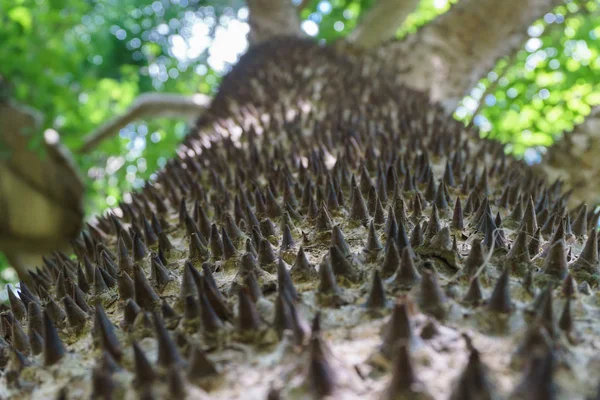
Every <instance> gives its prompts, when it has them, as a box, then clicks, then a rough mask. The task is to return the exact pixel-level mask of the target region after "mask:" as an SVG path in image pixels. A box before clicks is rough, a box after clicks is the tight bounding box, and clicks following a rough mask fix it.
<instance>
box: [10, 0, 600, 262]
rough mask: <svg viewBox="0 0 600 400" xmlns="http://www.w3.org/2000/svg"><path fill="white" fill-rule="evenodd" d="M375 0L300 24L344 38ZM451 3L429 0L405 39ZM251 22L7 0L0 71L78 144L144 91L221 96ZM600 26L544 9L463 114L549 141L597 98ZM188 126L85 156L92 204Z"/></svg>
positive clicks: (166, 150)
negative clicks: (223, 81)
mask: <svg viewBox="0 0 600 400" xmlns="http://www.w3.org/2000/svg"><path fill="white" fill-rule="evenodd" d="M372 2H373V0H312V1H309V2H308V4H306V5H305V7H304V8H303V9H302V10H301V11H300V15H301V17H302V19H303V23H302V27H303V29H304V30H305V31H306V32H307V33H309V34H311V35H314V36H316V37H317V38H318V39H320V40H323V41H326V42H331V41H335V40H338V39H341V38H343V37H344V36H345V35H347V34H348V33H349V32H350V31H351V30H352V29H353V28H354V27H355V26H356V24H357V22H358V21H359V19H360V16H361V13H363V11H364V10H366V9H368V8H369V7H370V6H371V4H372ZM453 2H454V1H448V0H422V1H421V3H420V4H419V7H418V9H417V10H416V11H415V12H414V13H412V14H411V15H410V16H409V18H408V20H407V21H406V23H405V24H404V25H403V26H402V27H401V29H400V30H399V31H398V36H399V37H401V36H403V35H407V34H410V33H412V32H414V31H416V30H417V29H418V28H419V27H420V26H422V25H424V24H426V23H427V22H428V21H430V20H431V19H433V18H435V17H436V16H437V15H439V14H441V13H443V12H445V11H446V10H447V9H448V8H449V7H450V4H451V3H453ZM246 19H247V9H246V8H245V7H244V5H243V1H242V0H233V1H223V0H170V1H169V0H154V1H152V0H87V1H74V2H70V1H66V0H0V43H2V46H0V76H3V77H4V78H5V79H6V81H7V82H9V83H10V85H11V88H12V96H13V97H14V98H15V99H17V100H18V101H21V102H23V103H25V104H28V105H30V106H32V107H34V108H37V109H38V110H40V111H41V112H42V113H43V114H44V115H45V116H46V119H45V123H44V128H53V129H56V130H57V131H58V132H60V134H61V139H62V141H63V142H64V143H65V144H66V145H67V146H68V147H69V148H71V149H72V150H76V149H77V148H78V147H79V146H80V145H81V143H82V140H83V138H84V137H85V136H86V135H88V134H89V133H90V132H92V131H93V130H94V129H95V128H97V127H98V126H99V125H100V124H102V122H103V121H107V120H109V119H110V118H111V117H112V116H114V115H116V114H118V113H121V112H123V111H124V110H125V109H126V108H127V106H128V105H129V104H130V103H131V102H132V101H133V100H134V99H135V98H136V96H138V95H139V94H141V93H145V92H151V91H164V92H175V93H182V94H192V93H198V92H201V93H212V92H214V91H215V90H216V88H217V85H218V82H219V79H220V76H222V74H224V73H225V72H226V71H227V69H228V68H229V66H230V65H231V64H233V63H234V62H235V59H236V56H237V55H238V54H239V53H241V52H242V51H243V50H245V46H246V42H245V38H244V36H245V33H246V32H247V29H248V26H247V24H246V22H245V21H246ZM599 22H600V21H599V11H598V3H597V2H596V1H580V2H577V1H569V2H568V3H567V4H566V5H564V6H561V7H559V8H557V9H556V10H555V11H554V12H553V13H551V14H548V15H546V16H545V17H544V18H543V19H542V20H540V21H538V22H536V23H535V24H534V25H533V26H532V27H531V28H530V31H529V34H530V36H531V39H530V40H529V41H528V42H527V45H526V46H525V49H523V50H522V51H521V52H519V53H518V55H517V56H516V57H515V58H514V59H512V60H500V62H499V63H498V65H497V66H496V68H495V69H494V71H492V72H490V74H489V75H488V77H487V78H486V79H484V80H482V81H481V82H480V84H479V85H478V86H477V87H476V88H474V90H473V91H472V92H471V93H470V95H469V96H467V97H466V98H465V100H464V102H463V103H462V105H461V106H460V107H459V108H458V110H457V112H456V116H457V118H460V119H464V120H470V119H471V118H472V117H473V114H474V113H477V114H478V115H477V116H476V117H475V120H474V122H475V123H476V124H477V125H479V126H480V127H481V128H482V130H483V131H484V132H485V133H486V134H489V135H490V136H492V137H495V138H497V139H499V140H502V141H504V142H507V143H509V146H510V147H509V148H511V149H512V151H514V152H515V153H516V154H522V153H523V152H524V151H525V150H526V149H527V148H528V147H530V146H546V145H548V144H550V143H551V142H552V140H553V139H554V137H555V136H556V135H557V134H558V133H560V132H562V131H563V130H565V129H570V128H571V127H572V124H573V123H574V122H575V123H576V122H580V121H581V120H582V118H583V116H584V115H585V114H587V113H588V112H589V109H590V106H591V105H593V104H598V103H600V87H599V85H600V83H598V82H597V79H595V76H597V75H598V70H599V69H600V62H599V61H598V60H597V56H598V53H599V51H600V41H599V40H598V36H599V35H600V28H598V26H600V23H599ZM480 103H482V104H481V106H480V105H479V104H480ZM188 122H189V121H177V120H175V121H174V120H166V119H163V120H152V121H140V122H138V123H135V124H130V125H129V126H127V127H126V128H125V129H123V130H122V131H121V132H120V135H119V136H118V137H116V138H113V139H110V140H106V141H105V142H103V143H102V144H101V146H100V147H99V148H98V149H97V150H96V151H94V152H93V153H91V154H89V155H84V156H80V155H77V162H78V164H79V166H80V168H81V170H82V171H83V173H85V174H86V178H87V179H86V185H87V193H88V195H87V204H86V210H87V212H88V213H89V214H92V213H94V212H98V211H101V210H103V209H104V208H106V207H107V206H112V205H114V204H116V203H117V202H118V201H120V200H121V199H122V194H123V193H125V192H126V191H127V190H129V189H131V188H132V187H133V188H136V187H140V186H141V185H142V184H143V181H144V180H145V179H147V178H149V177H151V173H152V171H154V170H156V169H157V168H160V167H161V166H162V165H164V163H165V162H166V160H167V159H168V158H169V157H170V156H171V155H172V154H173V151H174V149H175V146H176V144H177V143H178V142H179V141H180V139H181V138H182V137H183V136H184V135H185V133H186V130H187V126H188V124H187V123H188ZM35 144H36V143H34V145H35ZM1 265H3V262H2V261H1V260H0V267H1Z"/></svg>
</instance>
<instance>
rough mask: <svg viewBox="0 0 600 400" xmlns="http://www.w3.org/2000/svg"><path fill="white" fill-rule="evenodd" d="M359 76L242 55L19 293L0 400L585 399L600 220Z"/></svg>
mask: <svg viewBox="0 0 600 400" xmlns="http://www.w3.org/2000/svg"><path fill="white" fill-rule="evenodd" d="M369 62H370V61H369V59H366V61H365V62H355V59H351V58H348V57H347V56H346V55H345V54H343V53H340V52H338V51H336V50H335V49H333V48H323V47H320V46H318V45H317V44H315V43H312V42H310V41H307V40H300V39H294V38H289V37H287V38H279V39H274V40H271V41H268V42H266V43H264V44H262V45H257V46H255V47H253V48H252V49H251V50H250V51H249V52H248V53H247V54H246V55H245V56H244V57H242V58H241V59H240V61H239V63H238V65H237V66H236V67H235V68H234V69H233V70H232V71H231V72H230V73H229V74H228V75H227V76H226V77H225V78H224V79H223V82H222V84H221V87H220V90H219V93H218V95H217V96H216V97H215V98H214V100H213V102H212V104H211V106H210V108H209V109H208V110H207V111H206V112H204V113H203V114H202V116H201V118H200V119H199V120H198V123H197V126H196V129H195V130H194V132H193V133H192V134H191V135H190V136H188V137H187V138H186V140H185V142H184V143H183V144H182V146H181V149H180V151H179V152H178V155H179V156H178V157H176V158H174V159H172V160H171V161H170V162H169V163H168V164H167V166H166V168H165V169H164V170H162V171H159V172H158V174H157V175H158V178H157V179H156V181H155V182H149V183H148V184H147V186H146V187H145V189H144V190H143V191H142V192H140V193H135V194H133V195H132V196H133V199H134V201H133V202H132V203H131V204H128V205H125V204H122V205H121V209H120V210H118V212H116V214H115V215H107V216H104V217H99V218H98V220H97V223H96V224H95V227H94V228H92V229H91V230H90V231H89V232H88V233H86V234H85V235H84V236H82V237H81V238H79V239H78V240H77V241H75V242H74V251H75V253H76V254H77V256H78V262H76V261H72V260H69V259H68V258H67V257H64V256H63V255H60V254H56V255H55V256H53V257H51V258H49V259H47V260H46V261H45V265H44V266H43V267H42V268H41V269H40V270H39V272H37V273H36V274H34V275H32V278H33V279H34V281H35V283H34V285H31V286H29V287H21V293H20V297H21V299H22V300H19V299H17V298H16V297H15V296H12V295H11V312H8V311H6V312H3V315H2V317H0V334H1V336H0V337H1V338H2V339H1V340H0V368H3V369H4V374H3V376H2V378H1V381H0V395H2V396H3V397H9V398H10V397H11V396H12V397H13V398H19V399H21V398H41V397H45V398H56V397H58V396H59V395H62V397H60V398H65V397H66V398H118V399H121V398H137V397H142V398H172V397H181V398H184V397H186V396H187V397H188V398H195V399H203V398H211V399H233V398H249V399H264V398H269V399H276V398H286V399H305V398H314V399H323V398H327V397H328V398H364V399H382V398H383V399H397V398H410V399H431V398H435V399H448V398H450V399H464V398H468V397H469V396H475V397H477V398H481V399H492V398H510V399H552V398H556V397H555V396H554V393H555V392H556V390H558V393H560V396H561V398H569V399H571V398H585V397H587V396H588V395H589V394H590V393H591V392H593V391H594V390H595V388H596V386H597V381H596V377H594V376H592V374H586V373H578V372H577V371H579V370H580V369H586V370H587V369H588V368H589V365H590V363H593V362H594V354H595V347H594V343H596V341H597V340H598V335H597V334H596V333H594V332H595V330H594V326H595V325H594V324H595V322H594V318H593V317H594V316H595V315H596V313H597V312H598V310H597V306H596V305H595V302H594V300H593V296H590V295H592V294H593V290H594V289H591V287H594V288H595V287H597V285H598V272H599V270H598V268H599V265H598V254H597V251H596V242H597V233H596V230H595V229H593V228H592V229H591V230H590V231H588V230H587V228H586V227H587V226H594V224H595V221H596V219H597V215H595V214H590V215H589V216H588V214H586V212H585V210H584V211H580V210H567V209H566V201H567V196H563V195H562V194H561V186H560V184H559V183H552V184H551V183H550V182H548V181H547V180H546V179H545V177H544V176H543V175H542V174H540V173H538V172H536V171H535V170H534V169H532V168H531V167H529V166H527V165H525V164H524V163H522V162H519V161H517V160H514V159H513V158H511V157H509V156H506V155H505V154H504V151H503V147H502V145H501V144H499V143H495V142H492V141H487V140H482V139H479V138H478V137H477V136H476V135H472V133H471V132H469V131H467V130H465V128H464V127H463V126H462V124H461V123H459V122H457V121H455V120H454V119H452V118H451V117H450V116H448V115H447V113H446V112H445V111H444V110H443V109H442V108H441V107H438V106H436V105H435V104H431V103H430V102H429V99H428V98H427V97H426V96H424V95H423V94H420V93H418V92H415V91H413V90H411V89H407V88H405V87H403V86H402V85H400V84H395V83H394V82H393V79H391V78H393V75H388V74H387V73H386V72H385V70H377V69H375V68H371V69H370V67H372V66H373V65H372V64H371V65H370V64H369ZM367 70H370V71H372V74H371V75H369V76H365V71H367ZM117 215H118V216H117ZM588 234H589V237H588ZM584 243H587V244H585V246H584ZM567 246H569V250H568V251H567ZM570 261H574V262H572V263H571V264H568V263H569V262H570ZM82 266H84V267H85V268H82ZM573 278H575V279H576V281H577V285H575V283H574V281H573ZM71 294H72V295H71ZM534 298H536V299H537V300H536V301H533V299H534ZM35 303H39V306H36V305H35ZM584 303H585V306H584V305H583V304H584ZM26 305H27V307H26ZM40 308H41V309H43V310H44V313H43V314H42V313H41V312H40ZM553 309H555V310H561V311H560V320H559V321H558V322H557V319H556V318H557V316H556V315H555V313H554V312H553V311H552V310H553ZM25 310H27V312H28V313H29V316H27V315H26V314H27V312H26V311H25ZM571 312H573V313H575V312H576V313H577V314H576V315H577V318H573V317H572V314H571ZM92 315H93V317H92ZM310 320H312V324H309V323H308V322H307V321H310ZM532 321H533V322H532ZM25 325H27V327H25ZM583 333H585V337H584V340H577V337H578V335H579V334H583ZM92 349H93V350H92ZM480 351H481V352H480ZM564 354H576V355H577V357H574V358H569V359H568V360H569V361H566V360H565V362H563V363H556V362H555V358H556V357H558V356H559V355H564ZM567 362H568V363H570V364H567ZM555 374H560V376H561V377H565V376H568V379H560V380H558V379H557V380H555V379H554V376H555ZM498 382H502V384H497V383H498Z"/></svg>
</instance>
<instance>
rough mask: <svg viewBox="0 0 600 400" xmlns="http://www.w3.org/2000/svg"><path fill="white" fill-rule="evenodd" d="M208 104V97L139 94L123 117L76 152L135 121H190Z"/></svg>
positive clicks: (87, 140) (95, 143)
mask: <svg viewBox="0 0 600 400" xmlns="http://www.w3.org/2000/svg"><path fill="white" fill-rule="evenodd" d="M209 104H210V97H208V96H205V95H202V94H195V95H193V96H183V95H179V94H169V93H145V94H142V95H140V96H139V97H138V98H137V99H136V100H135V102H134V103H133V104H132V105H131V106H130V107H129V109H128V110H127V111H126V112H125V114H123V115H120V116H117V117H116V118H114V119H112V120H111V121H109V122H107V123H106V124H104V125H102V126H100V127H99V128H98V129H97V130H96V131H94V132H92V133H91V134H90V135H88V136H87V138H86V139H85V140H84V143H83V145H82V146H81V147H80V148H79V150H78V153H81V154H84V153H88V152H89V151H91V150H93V149H94V148H95V147H96V146H98V145H99V144H100V143H101V142H102V141H103V140H105V139H107V138H109V137H111V136H114V135H115V134H117V132H119V130H120V129H121V128H123V127H125V126H126V125H128V124H130V123H131V122H133V121H136V120H138V119H143V118H157V117H181V118H193V117H197V116H199V115H200V113H202V112H203V111H205V110H206V109H207V108H208V106H209Z"/></svg>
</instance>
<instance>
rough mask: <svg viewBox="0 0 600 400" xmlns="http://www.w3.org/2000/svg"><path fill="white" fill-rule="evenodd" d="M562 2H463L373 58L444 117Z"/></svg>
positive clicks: (488, 0) (485, 0)
mask: <svg viewBox="0 0 600 400" xmlns="http://www.w3.org/2000/svg"><path fill="white" fill-rule="evenodd" d="M560 3H562V0H503V1H497V0H462V1H460V2H458V3H457V4H456V5H455V6H453V7H452V8H451V9H450V10H449V11H448V12H447V13H445V14H443V15H441V16H440V17H438V18H437V19H435V20H434V21H432V22H431V23H429V24H428V25H426V26H424V27H423V28H422V29H421V30H419V31H418V32H417V33H415V34H414V35H410V36H408V37H407V38H406V39H405V40H402V41H394V42H390V43H389V44H387V45H384V46H382V47H381V48H380V49H379V50H378V54H377V57H378V58H379V59H380V60H381V61H382V62H384V63H387V64H388V65H394V66H395V68H396V69H397V80H398V81H399V82H404V83H405V84H407V85H408V86H410V87H413V88H416V89H419V90H423V91H426V92H429V93H430V95H431V97H432V99H433V100H437V101H441V102H442V103H443V104H444V106H445V107H446V109H447V110H448V111H454V109H455V108H456V106H457V104H458V102H459V101H460V99H461V98H462V97H463V96H464V95H465V94H466V93H467V92H468V91H469V90H470V89H471V88H472V87H473V86H474V85H475V84H476V83H477V82H478V81H479V80H480V79H481V78H482V77H483V76H484V75H485V74H486V73H488V72H489V71H490V70H491V69H492V67H493V66H494V64H495V63H496V61H497V60H498V59H499V58H501V57H504V56H508V55H511V54H513V53H514V52H515V51H517V50H518V49H519V48H521V46H522V45H523V43H524V42H525V41H526V40H527V38H528V35H527V28H528V27H529V26H530V25H531V24H532V23H533V22H534V21H535V20H536V19H537V18H539V17H541V16H542V15H544V13H546V12H548V11H550V10H551V9H552V8H553V7H555V6H557V5H559V4H560Z"/></svg>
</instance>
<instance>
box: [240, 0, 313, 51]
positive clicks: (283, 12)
mask: <svg viewBox="0 0 600 400" xmlns="http://www.w3.org/2000/svg"><path fill="white" fill-rule="evenodd" d="M247 4H248V10H249V11H250V15H249V23H250V32H249V33H248V41H249V42H250V44H251V45H256V44H259V43H262V42H265V41H267V40H269V39H271V38H273V37H275V36H304V32H303V31H302V29H301V28H300V19H299V18H298V11H297V10H296V7H294V5H293V4H292V2H291V0H248V1H247Z"/></svg>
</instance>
